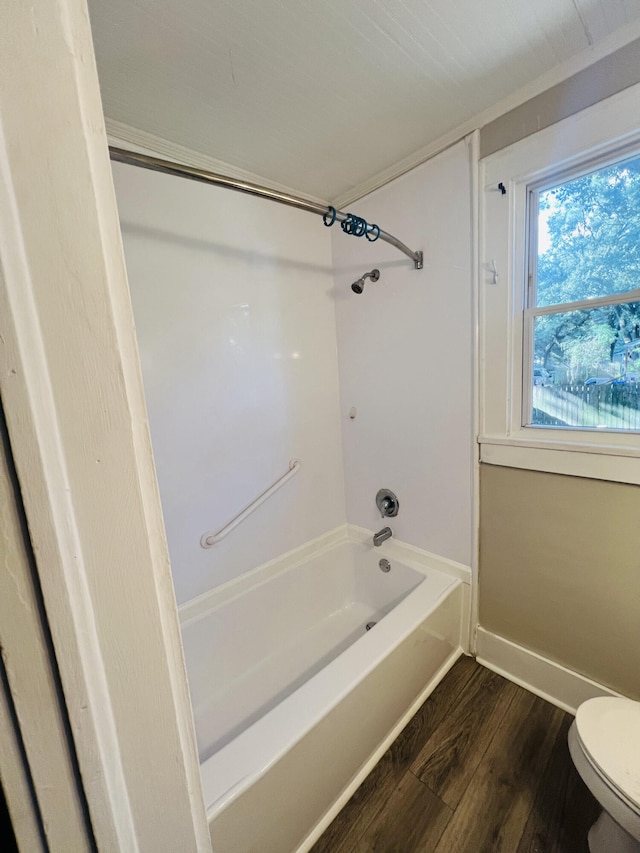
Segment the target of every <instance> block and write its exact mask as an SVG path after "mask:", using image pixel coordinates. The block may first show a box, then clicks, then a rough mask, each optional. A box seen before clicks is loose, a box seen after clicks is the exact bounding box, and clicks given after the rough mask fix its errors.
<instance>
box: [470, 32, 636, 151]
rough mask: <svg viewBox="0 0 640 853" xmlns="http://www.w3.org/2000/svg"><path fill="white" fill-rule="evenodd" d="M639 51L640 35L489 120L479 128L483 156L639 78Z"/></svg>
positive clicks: (599, 99) (595, 102)
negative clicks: (639, 37)
mask: <svg viewBox="0 0 640 853" xmlns="http://www.w3.org/2000/svg"><path fill="white" fill-rule="evenodd" d="M639 53H640V39H636V40H635V41H632V42H630V43H629V44H627V45H625V46H624V47H621V48H620V49H619V50H616V51H614V52H613V53H611V54H609V56H605V57H604V58H603V59H600V60H599V61H598V62H594V63H593V65H589V66H588V67H587V68H584V69H583V70H582V71H579V72H578V73H577V74H574V75H573V76H572V77H569V78H568V79H567V80H563V81H562V83H558V84H557V85H556V86H552V87H551V88H550V89H547V90H546V91H545V92H542V93H541V94H540V95H537V96H536V97H535V98H531V99H530V100H529V101H526V102H525V103H524V104H521V105H520V106H519V107H516V108H515V109H513V110H510V111H509V112H507V113H504V115H501V116H500V117H499V118H497V119H495V120H494V121H492V122H490V123H489V124H486V125H485V126H484V127H483V128H482V130H481V131H480V156H481V157H487V156H488V155H489V154H492V153H493V152H494V151H500V150H501V149H502V148H506V147H507V146H508V145H512V144H513V143H514V142H517V141H518V140H519V139H524V138H525V137H526V136H530V135H531V134H532V133H536V132H537V131H539V130H542V129H543V128H544V127H549V126H550V125H552V124H555V123H556V122H559V121H561V120H562V119H563V118H567V117H568V116H571V115H574V114H575V113H577V112H580V110H584V109H586V108H587V107H590V106H592V105H593V104H597V103H598V101H602V100H604V99H605V98H608V97H610V96H611V95H614V94H615V93H616V92H621V91H622V90H623V89H626V88H628V87H629V86H633V85H635V84H636V83H638V82H640V64H639V63H638V55H639Z"/></svg>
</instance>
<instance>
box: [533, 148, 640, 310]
mask: <svg viewBox="0 0 640 853" xmlns="http://www.w3.org/2000/svg"><path fill="white" fill-rule="evenodd" d="M537 199H538V216H537V223H538V239H537V246H538V250H537V251H538V256H537V276H536V279H537V287H536V305H537V306H538V307H542V306H547V305H556V304H562V303H565V302H577V301H579V300H582V299H594V298H597V297H600V296H609V295H611V294H614V293H625V292H627V291H629V290H633V289H634V288H637V287H639V286H640V157H635V158H634V159H630V160H625V161H624V162H621V163H617V164H616V165H613V166H607V167H606V168H604V169H599V170H598V171H595V172H591V173H590V174H588V175H583V176H582V177H580V178H576V179H575V180H572V181H568V182H567V183H563V184H559V185H558V186H555V187H552V188H551V189H547V190H544V191H541V192H539V193H538V195H537Z"/></svg>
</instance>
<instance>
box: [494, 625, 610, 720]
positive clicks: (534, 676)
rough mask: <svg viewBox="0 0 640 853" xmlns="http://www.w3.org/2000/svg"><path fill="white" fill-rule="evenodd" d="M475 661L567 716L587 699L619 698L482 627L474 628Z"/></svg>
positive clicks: (557, 664) (601, 686) (606, 689)
mask: <svg viewBox="0 0 640 853" xmlns="http://www.w3.org/2000/svg"><path fill="white" fill-rule="evenodd" d="M477 660H478V663H481V664H482V665H483V666H486V667H488V668H489V669H491V670H493V671H494V672H497V673H498V674H499V675H504V676H505V678H508V679H509V680H510V681H514V682H515V683H516V684H519V685H520V686H521V687H524V688H525V689H526V690H529V691H530V692H531V693H535V695H536V696H540V697H541V698H542V699H546V700H547V702H551V703H552V704H553V705H557V706H558V708H562V710H563V711H568V712H569V713H570V714H575V712H576V710H577V708H578V706H579V705H581V704H582V702H586V700H587V699H593V698H594V697H595V696H619V695H620V694H618V693H616V692H615V691H614V690H611V689H610V688H609V687H605V686H604V685H602V684H598V683H597V682H596V681H592V680H591V679H590V678H586V676H584V675H580V674H579V673H577V672H573V671H572V670H570V669H567V668H566V667H564V666H562V665H561V664H559V663H554V662H553V661H550V660H549V659H548V658H544V657H542V655H539V654H537V653H536V652H532V651H529V649H525V648H524V647H523V646H518V645H517V644H516V643H512V642H511V641H510V640H505V638H504V637H500V636H498V635H497V634H492V633H491V632H490V631H486V630H485V629H484V628H478V638H477Z"/></svg>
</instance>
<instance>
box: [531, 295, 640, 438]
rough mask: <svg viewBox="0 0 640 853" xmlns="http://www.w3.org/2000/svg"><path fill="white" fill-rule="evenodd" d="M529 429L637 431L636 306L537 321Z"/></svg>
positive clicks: (639, 310) (639, 342)
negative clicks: (548, 426) (576, 428)
mask: <svg viewBox="0 0 640 853" xmlns="http://www.w3.org/2000/svg"><path fill="white" fill-rule="evenodd" d="M533 352H534V360H533V376H532V382H533V389H532V411H531V414H530V420H529V424H530V425H534V426H535V425H551V426H565V427H591V428H599V429H627V430H629V429H630V430H640V303H638V302H629V303H626V304H623V305H609V306H606V307H603V308H593V309H588V310H583V311H564V312H560V313H555V314H545V315H542V316H538V317H536V318H535V320H534V327H533Z"/></svg>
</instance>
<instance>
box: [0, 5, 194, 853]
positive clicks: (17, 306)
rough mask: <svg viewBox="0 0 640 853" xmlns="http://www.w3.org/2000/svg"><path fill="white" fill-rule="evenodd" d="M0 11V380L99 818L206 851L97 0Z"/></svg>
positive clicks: (138, 835) (115, 829) (135, 834)
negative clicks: (94, 16) (97, 35)
mask: <svg viewBox="0 0 640 853" xmlns="http://www.w3.org/2000/svg"><path fill="white" fill-rule="evenodd" d="M3 12H4V17H3V26H4V28H5V31H7V32H8V33H9V34H10V37H8V38H6V39H5V40H4V41H3V50H4V53H3V62H2V63H1V64H0V118H1V127H2V133H3V136H2V138H0V285H1V286H0V388H1V391H2V397H3V401H4V404H5V409H6V417H7V425H8V429H9V434H10V437H11V442H12V449H13V454H14V459H15V464H16V469H17V472H18V477H19V479H20V486H21V491H22V497H23V501H24V506H25V511H26V514H27V519H28V524H29V532H30V536H31V541H32V543H33V548H34V554H35V559H36V563H37V567H38V573H39V577H40V582H41V586H42V594H43V598H44V603H45V607H46V611H47V617H48V621H49V625H50V628H51V634H52V638H53V644H54V648H55V653H56V658H57V661H58V666H59V671H60V676H61V680H62V687H63V690H64V694H65V699H66V704H67V709H68V713H69V719H70V724H71V729H72V733H73V737H74V742H75V746H76V753H77V757H78V762H79V766H80V770H81V773H82V778H83V783H84V788H85V792H86V796H87V802H88V806H89V810H90V814H91V821H92V825H93V830H94V834H95V837H96V841H97V844H98V848H99V849H100V850H127V851H132V853H134V851H137V850H158V851H160V850H171V851H173V850H181V851H206V850H208V849H210V840H209V834H208V828H207V824H206V816H205V812H204V805H203V802H202V792H201V787H200V779H199V768H198V762H197V754H196V749H195V738H194V733H193V725H192V720H191V711H190V704H189V697H188V689H187V683H186V674H185V670H184V662H183V658H182V649H181V641H180V632H179V624H178V618H177V611H176V607H175V600H174V596H173V588H172V583H171V575H170V569H169V560H168V551H167V546H166V540H165V536H164V528H163V522H162V513H161V509H160V502H159V497H158V492H157V484H156V481H155V472H154V467H153V458H152V453H151V444H150V439H149V434H148V428H147V418H146V410H145V404H144V395H143V391H142V382H141V378H140V370H139V363H138V356H137V348H136V341H135V333H134V326H133V317H132V312H131V305H130V299H129V293H128V288H127V282H126V273H125V268H124V259H123V253H122V246H121V240H120V230H119V223H118V217H117V210H116V205H115V198H114V193H113V185H112V180H111V170H110V164H109V158H108V151H107V142H106V134H105V129H104V122H103V117H102V107H101V101H100V94H99V88H98V80H97V75H96V69H95V59H94V55H93V45H92V42H91V34H90V27H89V18H88V12H87V8H86V4H85V2H84V0H57V2H56V3H51V2H48V0H34V2H30V3H28V4H24V3H10V4H8V5H7V6H6V8H5V9H4V10H3Z"/></svg>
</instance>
